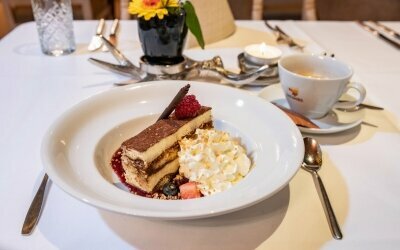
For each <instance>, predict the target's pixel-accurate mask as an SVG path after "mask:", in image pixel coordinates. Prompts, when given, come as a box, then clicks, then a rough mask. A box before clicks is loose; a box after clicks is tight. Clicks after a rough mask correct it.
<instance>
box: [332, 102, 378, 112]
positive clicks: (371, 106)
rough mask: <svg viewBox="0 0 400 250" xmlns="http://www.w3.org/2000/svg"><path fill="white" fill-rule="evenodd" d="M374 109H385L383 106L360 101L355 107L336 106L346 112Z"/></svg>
mask: <svg viewBox="0 0 400 250" xmlns="http://www.w3.org/2000/svg"><path fill="white" fill-rule="evenodd" d="M339 102H348V101H346V100H339ZM363 108H366V109H373V110H384V108H382V107H378V106H374V105H370V104H365V103H360V104H359V105H357V106H355V107H354V108H336V109H337V110H340V111H344V112H355V111H358V110H360V109H363Z"/></svg>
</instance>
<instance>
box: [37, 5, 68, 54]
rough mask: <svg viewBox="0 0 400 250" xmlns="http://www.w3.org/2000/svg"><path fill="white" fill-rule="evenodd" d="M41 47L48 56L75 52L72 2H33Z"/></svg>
mask: <svg viewBox="0 0 400 250" xmlns="http://www.w3.org/2000/svg"><path fill="white" fill-rule="evenodd" d="M32 9H33V14H34V17H35V21H36V25H37V28H38V33H39V40H40V46H41V48H42V51H43V53H45V54H47V55H53V56H60V55H66V54H70V53H72V52H74V51H75V38H74V31H73V18H72V7H71V0H32Z"/></svg>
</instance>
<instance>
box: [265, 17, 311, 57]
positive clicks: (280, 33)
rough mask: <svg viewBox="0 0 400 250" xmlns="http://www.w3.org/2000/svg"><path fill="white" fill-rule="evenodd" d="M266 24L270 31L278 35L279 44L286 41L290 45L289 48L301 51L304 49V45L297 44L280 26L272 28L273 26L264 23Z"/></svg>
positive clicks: (266, 22)
mask: <svg viewBox="0 0 400 250" xmlns="http://www.w3.org/2000/svg"><path fill="white" fill-rule="evenodd" d="M264 24H265V26H267V27H268V28H269V29H270V30H272V31H274V33H275V34H277V37H276V40H277V41H278V42H279V41H284V42H286V43H287V44H288V45H289V47H297V48H299V49H301V50H302V49H303V48H304V45H302V44H299V43H297V42H295V41H294V39H293V38H292V37H291V36H289V35H288V34H287V33H286V32H285V31H283V30H282V29H281V28H280V27H279V26H278V25H275V26H272V25H271V24H269V23H268V21H264Z"/></svg>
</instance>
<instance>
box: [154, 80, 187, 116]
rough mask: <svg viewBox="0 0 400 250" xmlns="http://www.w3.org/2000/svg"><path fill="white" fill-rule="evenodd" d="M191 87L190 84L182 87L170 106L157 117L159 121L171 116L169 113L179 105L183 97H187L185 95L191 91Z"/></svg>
mask: <svg viewBox="0 0 400 250" xmlns="http://www.w3.org/2000/svg"><path fill="white" fill-rule="evenodd" d="M189 88H190V84H187V85H186V86H185V87H183V88H181V89H180V90H179V91H178V93H177V94H176V96H175V97H174V99H172V101H171V103H170V104H169V105H168V107H166V108H165V110H164V111H163V112H162V114H161V116H160V117H159V118H158V119H157V121H159V120H163V119H167V118H168V117H169V115H170V114H171V113H172V112H173V111H174V109H175V107H176V105H178V104H179V103H180V102H181V101H182V99H183V97H185V95H186V94H187V93H188V92H189Z"/></svg>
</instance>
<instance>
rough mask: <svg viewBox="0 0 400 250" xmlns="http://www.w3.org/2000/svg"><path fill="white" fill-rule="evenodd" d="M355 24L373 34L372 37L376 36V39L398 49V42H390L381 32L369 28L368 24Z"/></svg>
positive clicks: (360, 22)
mask: <svg viewBox="0 0 400 250" xmlns="http://www.w3.org/2000/svg"><path fill="white" fill-rule="evenodd" d="M357 23H358V24H359V25H361V27H362V28H363V29H364V30H366V31H368V32H369V33H371V34H373V35H374V36H376V37H377V38H379V39H381V40H383V41H385V42H386V43H388V44H390V45H392V46H393V47H395V48H397V49H400V42H396V41H395V40H392V39H390V38H388V37H387V36H386V35H385V34H383V33H382V32H380V31H379V30H377V29H375V28H373V27H371V26H369V25H368V24H366V23H365V22H363V21H357Z"/></svg>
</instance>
